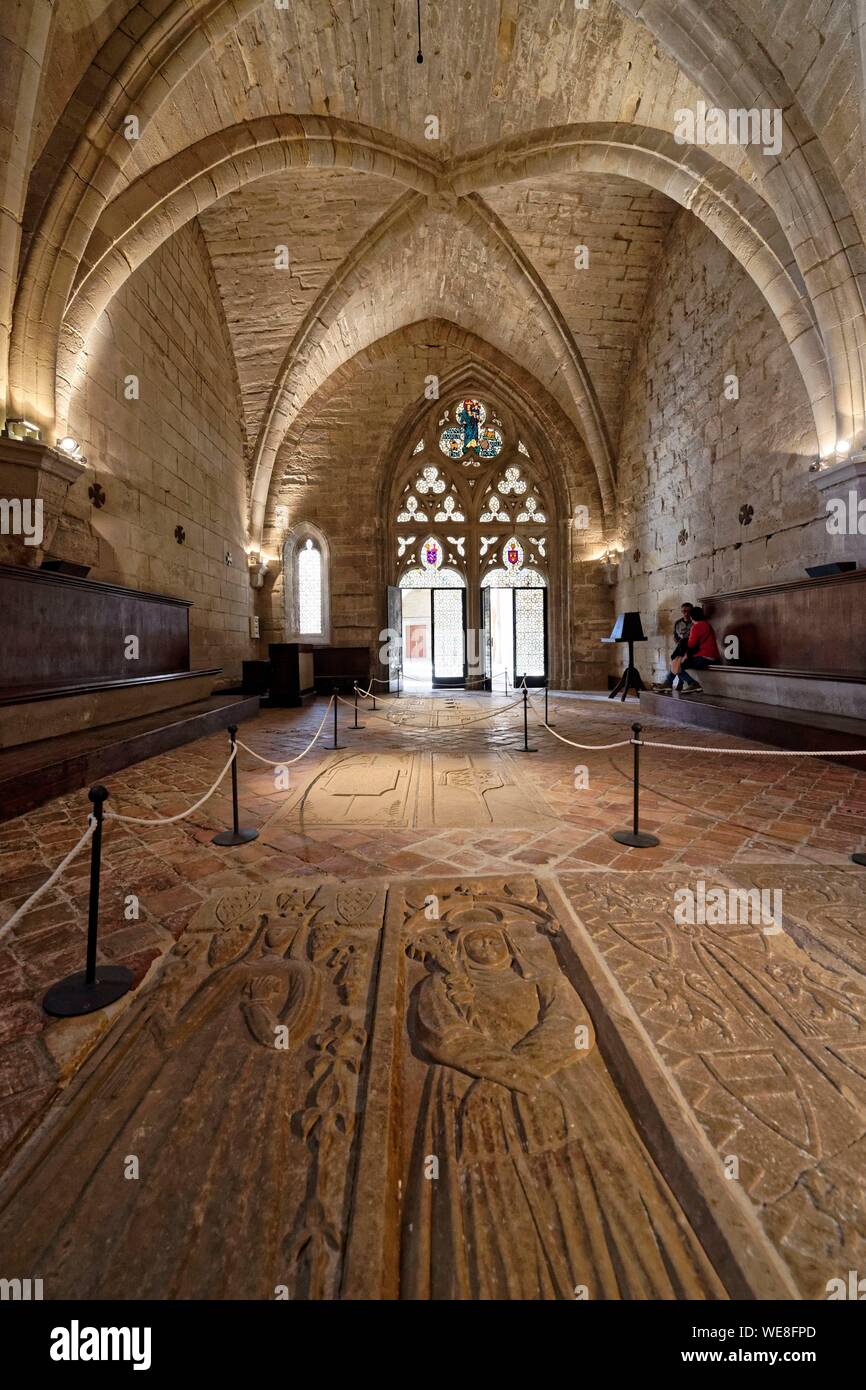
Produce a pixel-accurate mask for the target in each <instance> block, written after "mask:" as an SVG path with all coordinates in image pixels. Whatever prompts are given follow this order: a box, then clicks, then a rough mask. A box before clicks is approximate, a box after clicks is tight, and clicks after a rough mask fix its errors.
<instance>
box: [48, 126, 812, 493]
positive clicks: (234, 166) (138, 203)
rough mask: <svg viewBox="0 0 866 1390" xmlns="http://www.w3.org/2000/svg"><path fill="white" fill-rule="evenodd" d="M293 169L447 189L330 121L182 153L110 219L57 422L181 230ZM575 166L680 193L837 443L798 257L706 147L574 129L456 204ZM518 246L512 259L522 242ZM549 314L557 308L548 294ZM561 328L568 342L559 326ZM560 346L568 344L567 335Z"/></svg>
mask: <svg viewBox="0 0 866 1390" xmlns="http://www.w3.org/2000/svg"><path fill="white" fill-rule="evenodd" d="M203 165H204V168H202V166H203ZM290 167H315V168H327V167H335V168H345V169H353V170H358V169H360V170H366V171H369V172H371V173H377V174H380V175H384V176H386V177H391V178H393V179H394V180H395V182H396V183H397V184H398V186H402V187H404V188H406V187H408V188H413V189H416V190H418V191H423V192H424V193H427V194H432V193H433V192H434V191H435V189H436V188H437V187H441V186H443V185H444V184H446V179H445V177H444V176H443V175H440V174H439V173H438V169H439V166H437V165H436V163H435V161H433V160H431V159H429V158H423V157H422V156H419V155H417V154H416V153H415V152H414V151H413V150H412V149H411V147H408V146H403V145H400V144H399V142H396V141H393V140H392V139H391V138H390V137H388V136H386V135H383V134H381V133H380V132H372V131H369V130H368V129H367V128H364V127H360V128H359V127H352V126H351V125H349V124H347V123H345V122H341V121H336V120H333V119H331V118H327V117H304V118H296V117H289V116H287V117H282V118H280V119H279V121H274V120H271V119H270V118H262V119H261V120H259V121H255V122H249V123H245V124H244V125H242V126H239V127H235V128H234V129H233V130H231V131H226V132H223V133H222V134H221V135H220V136H219V137H213V138H209V139H208V140H207V141H205V142H203V143H202V146H196V147H193V148H192V149H190V150H188V151H184V152H183V154H182V155H179V156H176V157H175V158H174V159H173V160H170V161H168V162H167V164H166V165H165V166H162V167H161V168H160V170H158V171H155V173H154V174H153V175H149V176H148V177H147V178H146V179H142V180H139V181H137V183H136V184H134V185H132V186H130V188H129V189H127V190H126V191H125V192H124V193H123V194H121V195H120V196H119V197H118V199H116V200H115V202H114V203H112V204H111V205H110V206H109V208H108V209H106V212H105V213H104V214H103V217H102V219H100V224H99V226H98V228H97V231H96V233H95V234H94V237H93V238H92V241H91V245H90V247H89V248H88V253H87V255H86V257H85V259H84V260H83V262H82V269H81V273H80V275H79V280H78V283H77V285H76V287H75V290H74V296H73V299H72V302H71V305H70V309H69V313H68V316H67V319H66V322H65V323H64V325H63V331H62V332H63V336H62V342H61V347H60V352H59V362H58V393H59V400H60V403H61V410H60V411H59V418H60V420H61V422H62V420H63V414H64V409H65V403H66V401H67V399H68V392H69V385H70V381H71V379H72V374H73V362H74V359H75V358H76V357H77V356H78V354H79V353H80V351H81V348H82V347H83V344H84V341H85V339H86V335H87V332H88V331H89V328H90V327H91V326H92V324H93V323H94V322H95V321H96V318H97V317H98V315H99V313H100V312H101V310H102V309H103V308H104V307H105V305H106V304H107V303H108V302H109V300H110V298H111V297H112V295H113V294H115V293H116V292H117V290H118V289H119V287H120V285H121V284H122V283H123V281H124V279H125V278H126V277H127V276H128V275H129V274H130V273H131V271H132V269H134V268H135V267H136V266H137V265H139V264H140V263H141V261H142V260H143V259H145V257H146V256H147V255H148V254H149V253H150V252H151V251H152V250H153V249H155V246H156V245H158V244H159V243H160V242H161V241H162V240H164V239H165V238H166V237H168V236H170V235H171V234H172V233H173V232H174V231H175V230H177V228H178V226H180V225H181V224H182V223H183V222H184V221H186V220H189V218H190V217H192V216H195V215H196V213H197V212H198V211H201V210H202V209H203V208H204V207H206V206H209V205H210V204H211V203H213V202H214V201H216V200H217V199H218V198H219V197H222V196H224V195H225V194H226V193H228V192H230V191H232V190H233V189H236V188H239V187H242V186H244V184H245V183H247V182H250V181H253V180H255V179H256V178H260V177H265V176H266V175H267V174H269V173H273V172H275V171H277V170H279V169H281V168H290ZM576 169H582V170H584V171H585V172H590V173H617V174H620V175H622V176H625V177H630V178H632V179H634V180H636V181H638V182H642V183H644V184H646V185H648V186H651V187H654V188H656V189H658V190H659V191H660V192H662V193H665V194H666V195H667V196H670V197H672V198H673V199H674V200H675V201H677V202H679V203H680V204H681V205H682V206H684V207H688V208H689V210H690V211H692V212H694V213H695V215H696V216H698V217H700V218H701V220H703V221H705V222H707V224H708V225H709V226H710V227H711V228H712V230H713V231H714V232H715V234H716V235H717V236H719V237H720V239H721V240H722V242H723V244H725V245H726V246H727V247H728V249H729V250H730V251H731V252H732V254H734V255H735V256H736V257H737V259H738V260H739V261H740V263H741V264H742V265H743V267H744V269H745V270H746V271H747V273H749V274H750V275H751V276H752V278H753V279H754V280H755V282H756V283H757V284H758V286H759V288H760V289H761V291H762V293H764V295H765V297H766V298H767V300H768V302H769V303H770V305H771V308H772V309H773V312H774V313H775V314H776V317H777V319H778V320H779V322H780V324H781V326H782V328H783V331H784V332H785V335H786V338H787V340H788V342H789V344H790V345H791V347H792V350H793V351H794V353H795V356H796V358H797V360H798V363H799V365H800V369H801V372H802V374H803V377H804V381H805V382H806V387H807V390H808V392H809V396H810V400H811V401H812V406H813V411H814V413H815V417H816V424H817V426H818V433H819V438H820V440H821V443H822V447H829V446H830V445H832V443H833V441H834V440H835V434H834V429H835V415H834V413H833V407H832V399H831V397H832V383H831V378H830V373H829V370H828V368H827V364H826V360H825V358H826V354H825V352H824V349H823V346H822V344H821V341H820V336H819V334H818V332H817V330H816V327H815V323H814V318H813V316H812V313H811V307H810V305H809V301H808V295H807V293H806V290H805V286H804V284H803V281H802V277H801V276H800V273H799V270H798V269H797V266H796V263H795V262H794V259H793V256H792V255H791V252H790V249H789V248H788V247H787V243H786V241H785V239H784V236H783V234H782V232H781V229H780V228H779V225H778V222H777V221H776V219H775V217H774V214H773V213H772V211H771V209H769V207H768V206H767V204H766V203H765V202H764V201H763V200H762V199H761V198H760V197H759V195H758V194H757V193H755V192H754V191H753V190H750V189H749V188H748V187H747V186H746V185H744V184H743V183H742V181H741V180H739V179H738V177H737V176H736V175H735V174H734V173H732V171H730V170H729V169H727V168H726V167H725V166H723V165H721V164H719V163H718V162H716V161H714V160H713V159H711V158H710V157H709V156H708V155H707V154H706V153H705V152H703V151H700V150H694V149H687V148H686V147H683V146H680V145H677V144H676V143H675V141H674V140H673V137H672V136H670V135H667V134H665V133H664V132H661V131H648V130H646V129H643V128H638V127H628V126H620V125H613V126H610V125H605V126H590V127H583V126H580V127H567V128H560V129H557V130H554V131H549V132H541V133H540V134H536V135H534V136H530V137H524V138H523V139H521V140H519V141H511V142H506V144H505V145H503V146H498V147H496V148H495V149H493V150H491V151H487V152H485V153H483V154H482V155H481V156H476V157H474V158H473V159H471V160H464V161H461V162H460V163H458V165H457V166H456V170H455V173H454V176H453V187H454V190H455V192H456V193H457V194H458V195H461V194H462V195H464V196H465V195H468V194H471V193H473V192H474V191H475V190H476V189H480V188H484V187H487V186H490V185H491V184H502V183H508V182H513V181H515V180H519V179H521V178H526V177H530V176H531V175H532V174H534V173H537V172H551V171H557V170H562V171H574V170H576ZM470 201H472V200H470ZM474 202H475V211H476V213H477V214H478V216H479V217H481V218H482V219H483V220H485V221H486V222H487V224H488V230H489V231H490V232H491V233H492V234H494V235H496V236H497V237H498V238H499V240H500V241H502V242H503V244H505V245H506V246H509V242H510V238H509V236H508V233H507V232H505V230H504V228H501V225H499V226H497V225H496V223H497V221H498V219H494V216H493V214H492V212H491V211H490V210H489V209H484V205H483V204H482V203H481V201H480V199H477V198H476V199H475V200H474ZM509 250H510V252H511V254H512V255H513V254H514V253H515V248H514V246H513V244H511V245H510V246H509ZM517 255H518V259H522V262H523V273H524V274H527V275H529V276H530V278H532V272H531V269H530V268H529V267H528V265H527V263H526V261H525V258H521V256H520V253H519V252H518V253H517ZM536 287H538V282H537V280H536ZM547 307H548V310H551V311H554V310H555V306H551V304H550V301H549V298H548V304H547ZM554 316H555V314H554ZM556 331H557V333H559V334H561V333H562V325H561V324H559V325H557V327H556ZM563 341H564V342H566V343H567V339H563ZM568 355H570V356H572V362H573V365H574V370H575V373H576V375H575V391H576V398H578V399H579V398H581V397H585V419H586V422H587V425H588V429H589V433H590V435H591V436H594V440H595V443H596V450H597V458H598V460H599V464H600V467H601V469H602V473H604V472H605V470H606V468H607V467H608V466H609V459H610V450H609V445H608V444H607V442H606V439H605V436H604V433H603V425H602V427H601V428H599V422H598V420H597V418H596V416H595V410H596V407H595V405H594V404H593V402H592V395H591V393H590V392H589V391H588V378H585V379H583V380H582V381H581V380H580V377H581V373H580V371H579V369H578V368H577V365H576V359H574V357H573V354H572V353H571V349H570V348H569V349H568ZM831 436H832V438H831ZM605 455H607V459H608V462H605Z"/></svg>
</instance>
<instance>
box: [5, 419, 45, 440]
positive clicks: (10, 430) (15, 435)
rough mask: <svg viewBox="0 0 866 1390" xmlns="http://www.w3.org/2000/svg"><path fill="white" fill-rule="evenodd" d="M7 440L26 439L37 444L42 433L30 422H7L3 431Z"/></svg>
mask: <svg viewBox="0 0 866 1390" xmlns="http://www.w3.org/2000/svg"><path fill="white" fill-rule="evenodd" d="M4 433H5V434H6V437H7V438H8V439H28V440H32V441H33V442H34V443H37V444H38V443H39V441H40V439H41V438H42V431H41V429H40V428H39V426H38V425H34V423H33V421H32V420H23V419H22V420H7V421H6V429H5V431H4Z"/></svg>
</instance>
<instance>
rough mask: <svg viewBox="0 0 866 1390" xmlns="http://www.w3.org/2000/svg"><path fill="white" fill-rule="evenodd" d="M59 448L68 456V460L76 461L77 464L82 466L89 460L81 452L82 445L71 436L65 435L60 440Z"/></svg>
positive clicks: (58, 442)
mask: <svg viewBox="0 0 866 1390" xmlns="http://www.w3.org/2000/svg"><path fill="white" fill-rule="evenodd" d="M57 448H58V449H59V450H60V452H61V454H66V456H67V458H71V459H74V460H75V462H76V463H80V464H81V465H82V466H83V465H84V464H85V463H86V462H87V459H86V458H85V457H84V455H83V454H82V452H81V445H80V444H79V442H78V440H77V439H73V438H72V435H71V434H65V435H64V436H63V438H62V439H58V441H57Z"/></svg>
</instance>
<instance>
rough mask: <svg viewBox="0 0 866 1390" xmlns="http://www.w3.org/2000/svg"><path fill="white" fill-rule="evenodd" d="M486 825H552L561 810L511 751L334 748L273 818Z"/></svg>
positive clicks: (319, 823) (344, 824) (344, 823)
mask: <svg viewBox="0 0 866 1390" xmlns="http://www.w3.org/2000/svg"><path fill="white" fill-rule="evenodd" d="M274 823H278V824H280V825H283V824H291V825H297V826H298V827H299V828H301V829H306V828H309V827H324V826H333V827H337V828H343V829H352V828H358V827H367V828H369V829H371V830H375V829H376V828H377V827H392V828H400V829H405V828H410V827H411V828H413V829H417V828H419V827H430V828H431V829H433V828H436V829H449V828H459V827H463V828H465V829H468V830H473V831H476V832H477V831H484V830H485V829H488V830H489V829H493V828H496V827H499V828H501V829H514V828H517V827H523V828H526V829H528V830H543V829H551V828H553V827H554V826H555V825H556V823H557V822H556V817H555V816H554V815H553V814H551V812H550V810H549V808H548V807H547V806H546V805H545V802H544V799H543V797H542V795H541V794H540V793H539V792H538V791H537V790H536V789H535V787H533V785H532V783H531V782H530V781H529V779H528V778H527V777H526V776H525V775H524V773H523V772H522V770H521V768H520V766H519V764H518V763H517V761H516V758H514V757H511V756H509V755H508V754H507V753H487V752H479V753H470V752H466V753H456V752H454V753H432V752H431V753H426V752H424V753H421V752H417V753H413V752H406V753H388V752H376V753H366V752H364V753H348V754H338V753H335V754H333V755H332V757H330V758H328V760H327V761H326V762H325V764H324V766H323V767H321V768H319V769H318V770H315V771H312V772H311V773H309V774H308V775H306V776H304V777H303V780H302V781H301V784H300V785H299V786H298V788H297V789H296V790H295V791H294V793H293V794H292V795H291V796H290V797H289V798H288V799H287V800H286V802H285V803H284V805H283V806H282V807H281V808H280V810H279V811H277V813H276V815H275V816H274V817H273V818H272V820H271V821H270V822H269V826H268V828H269V829H270V828H272V827H273V825H274Z"/></svg>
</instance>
